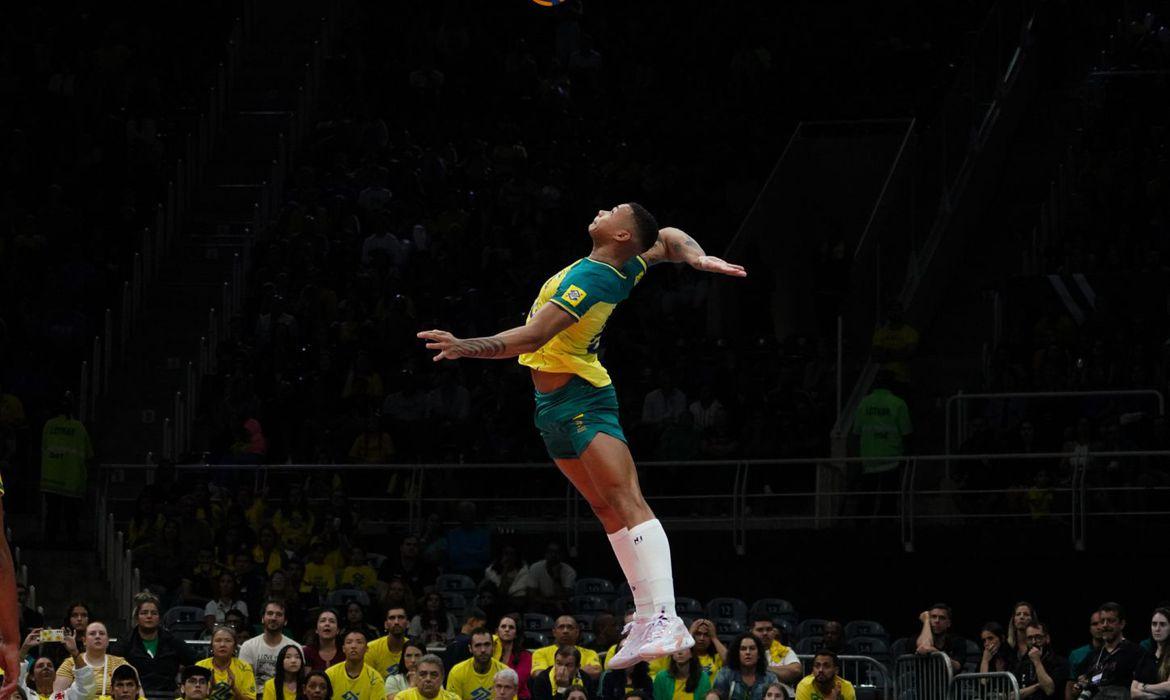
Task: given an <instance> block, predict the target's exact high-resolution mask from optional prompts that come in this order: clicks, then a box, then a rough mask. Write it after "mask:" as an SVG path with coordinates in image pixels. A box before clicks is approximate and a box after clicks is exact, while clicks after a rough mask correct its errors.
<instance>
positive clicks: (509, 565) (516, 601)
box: [480, 544, 529, 609]
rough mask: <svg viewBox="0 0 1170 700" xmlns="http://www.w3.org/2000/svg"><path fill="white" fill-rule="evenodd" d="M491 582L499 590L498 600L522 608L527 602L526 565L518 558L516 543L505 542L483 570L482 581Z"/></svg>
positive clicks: (518, 552) (484, 582)
mask: <svg viewBox="0 0 1170 700" xmlns="http://www.w3.org/2000/svg"><path fill="white" fill-rule="evenodd" d="M488 583H490V584H492V585H494V586H495V587H496V590H497V591H499V595H500V598H501V599H502V600H501V601H500V602H501V603H502V604H503V605H506V606H509V607H508V608H505V609H510V608H513V607H514V608H521V609H523V608H524V606H525V603H527V602H528V588H529V586H528V565H527V564H525V563H524V561H523V560H522V559H521V558H520V550H518V549H516V545H513V544H505V545H504V546H503V547H501V548H500V553H499V556H497V557H496V559H495V561H493V562H492V563H491V564H490V565H488V567H487V568H486V569H484V572H483V582H482V583H481V584H480V585H481V586H483V585H485V584H488Z"/></svg>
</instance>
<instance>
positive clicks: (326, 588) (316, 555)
mask: <svg viewBox="0 0 1170 700" xmlns="http://www.w3.org/2000/svg"><path fill="white" fill-rule="evenodd" d="M326 553H327V552H326V549H325V542H324V541H323V540H321V539H320V538H314V539H313V544H312V545H310V546H309V560H308V561H307V562H305V577H304V579H303V580H302V581H301V590H300V592H301V593H308V594H311V595H315V596H317V597H319V598H324V597H325V596H326V595H328V594H329V593H330V592H331V591H333V590H334V589H336V588H337V570H336V569H334V568H333V566H332V565H331V564H330V563H329V562H327V561H325V555H326Z"/></svg>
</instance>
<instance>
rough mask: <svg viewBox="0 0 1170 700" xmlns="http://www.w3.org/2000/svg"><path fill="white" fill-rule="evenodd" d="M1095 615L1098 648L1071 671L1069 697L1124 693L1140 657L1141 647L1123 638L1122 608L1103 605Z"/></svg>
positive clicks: (1123, 618)
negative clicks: (1112, 690) (1089, 692)
mask: <svg viewBox="0 0 1170 700" xmlns="http://www.w3.org/2000/svg"><path fill="white" fill-rule="evenodd" d="M1098 612H1100V613H1101V647H1100V648H1099V649H1097V651H1095V652H1094V653H1092V654H1089V656H1087V657H1086V658H1085V659H1084V661H1082V662H1081V663H1080V665H1079V666H1077V667H1076V668H1074V669H1072V672H1071V674H1070V680H1069V684H1070V685H1072V687H1073V690H1074V691H1075V692H1074V693H1073V694H1072V697H1076V696H1077V694H1078V693H1080V692H1082V691H1084V690H1086V689H1095V692H1096V691H1099V690H1101V689H1104V688H1125V689H1126V690H1128V689H1129V688H1130V686H1131V685H1132V684H1133V678H1134V671H1136V670H1137V665H1138V661H1139V660H1140V659H1141V657H1142V649H1141V647H1139V646H1138V645H1137V644H1135V643H1133V642H1131V641H1129V640H1128V639H1126V638H1125V635H1124V632H1125V609H1124V608H1122V607H1121V606H1120V605H1118V604H1117V603H1103V604H1102V605H1101V607H1100V608H1098ZM1065 694H1066V695H1067V694H1068V690H1066V691H1065Z"/></svg>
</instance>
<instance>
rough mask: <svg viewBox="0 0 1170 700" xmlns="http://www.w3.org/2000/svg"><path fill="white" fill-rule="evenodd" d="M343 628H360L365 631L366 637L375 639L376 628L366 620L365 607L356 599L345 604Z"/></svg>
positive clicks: (376, 636)
mask: <svg viewBox="0 0 1170 700" xmlns="http://www.w3.org/2000/svg"><path fill="white" fill-rule="evenodd" d="M345 629H346V630H355V629H360V630H361V631H363V632H365V633H366V639H377V638H378V636H379V635H378V630H376V629H374V626H373V625H371V624H369V623H367V622H366V608H365V606H363V605H362V604H361V603H359V602H358V601H356V600H351V601H349V602H348V603H346V604H345Z"/></svg>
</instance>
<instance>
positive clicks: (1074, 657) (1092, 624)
mask: <svg viewBox="0 0 1170 700" xmlns="http://www.w3.org/2000/svg"><path fill="white" fill-rule="evenodd" d="M1100 648H1101V611H1100V610H1094V611H1093V614H1092V615H1090V616H1089V643H1088V644H1086V645H1084V646H1080V647H1077V648H1076V649H1073V650H1072V651H1071V652H1069V655H1068V667H1069V670H1072V669H1074V668H1076V667H1077V666H1080V665H1081V662H1083V661H1084V660H1085V659H1086V658H1088V656H1089V654H1092V653H1094V652H1096V651H1097V650H1098V649H1100Z"/></svg>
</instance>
